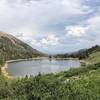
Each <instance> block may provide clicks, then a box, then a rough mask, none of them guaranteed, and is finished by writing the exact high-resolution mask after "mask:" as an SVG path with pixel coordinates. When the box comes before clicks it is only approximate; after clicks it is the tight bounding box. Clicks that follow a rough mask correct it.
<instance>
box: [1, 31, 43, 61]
mask: <svg viewBox="0 0 100 100" xmlns="http://www.w3.org/2000/svg"><path fill="white" fill-rule="evenodd" d="M43 55H44V54H43V53H41V52H39V51H37V50H36V49H33V48H32V47H30V46H29V45H27V44H26V43H24V42H22V41H21V40H19V39H16V38H15V37H14V36H12V35H10V34H7V33H4V32H0V59H1V60H9V59H21V58H32V57H37V56H43Z"/></svg>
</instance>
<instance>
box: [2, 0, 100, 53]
mask: <svg viewBox="0 0 100 100" xmlns="http://www.w3.org/2000/svg"><path fill="white" fill-rule="evenodd" d="M99 3H100V1H99V0H95V1H92V0H15V1H14V0H0V30H1V31H5V32H10V33H11V34H12V35H14V36H16V37H18V38H19V39H21V40H23V41H25V42H26V43H28V44H30V45H31V46H32V47H33V48H34V47H35V48H36V49H39V50H42V51H46V52H48V53H57V52H67V51H72V50H76V49H79V48H81V46H82V45H83V44H85V43H86V45H84V47H85V46H89V45H90V44H91V43H92V42H93V41H94V43H92V44H96V43H100V41H99V38H100V35H99V34H100V33H99V31H100V29H99V24H100V10H99V6H98V5H97V4H99ZM51 49H52V50H51Z"/></svg>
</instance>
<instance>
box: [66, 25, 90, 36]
mask: <svg viewBox="0 0 100 100" xmlns="http://www.w3.org/2000/svg"><path fill="white" fill-rule="evenodd" d="M87 29H88V28H87V27H82V26H67V27H66V28H65V30H66V31H67V33H66V36H73V37H83V36H84V35H86V30H87Z"/></svg>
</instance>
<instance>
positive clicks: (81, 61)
mask: <svg viewBox="0 0 100 100" xmlns="http://www.w3.org/2000/svg"><path fill="white" fill-rule="evenodd" d="M45 59H47V57H45V58H40V57H39V58H29V59H16V60H8V61H6V62H5V64H4V65H3V67H1V72H2V74H3V76H4V77H5V78H7V79H16V78H17V77H15V76H10V75H9V73H8V71H7V69H8V63H13V62H20V61H29V60H45ZM48 59H49V58H48ZM73 59H74V58H69V59H68V58H64V59H62V60H73ZM55 60H61V59H55ZM75 60H76V59H75ZM79 61H80V63H81V64H82V63H85V64H86V65H87V64H88V63H87V62H86V61H84V60H79ZM80 67H81V66H80ZM18 78H20V77H18Z"/></svg>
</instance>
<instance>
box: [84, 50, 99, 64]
mask: <svg viewBox="0 0 100 100" xmlns="http://www.w3.org/2000/svg"><path fill="white" fill-rule="evenodd" d="M86 61H88V62H91V63H99V62H100V51H97V52H93V53H92V54H90V55H89V57H88V58H87V59H86Z"/></svg>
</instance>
